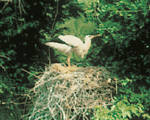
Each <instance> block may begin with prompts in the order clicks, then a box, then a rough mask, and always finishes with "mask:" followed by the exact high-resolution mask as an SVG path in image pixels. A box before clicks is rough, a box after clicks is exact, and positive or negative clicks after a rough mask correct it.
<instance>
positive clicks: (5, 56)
mask: <svg viewBox="0 0 150 120" xmlns="http://www.w3.org/2000/svg"><path fill="white" fill-rule="evenodd" d="M0 57H4V58H7V59H9V57H6V56H4V55H0Z"/></svg>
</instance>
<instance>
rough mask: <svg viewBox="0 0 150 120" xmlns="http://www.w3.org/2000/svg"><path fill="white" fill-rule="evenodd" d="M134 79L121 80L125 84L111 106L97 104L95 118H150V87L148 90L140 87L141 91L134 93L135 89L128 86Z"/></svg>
mask: <svg viewBox="0 0 150 120" xmlns="http://www.w3.org/2000/svg"><path fill="white" fill-rule="evenodd" d="M129 81H131V82H132V80H129V79H126V83H128V84H124V83H125V81H120V82H121V83H122V85H123V87H122V88H120V89H119V95H118V96H117V97H114V100H113V101H112V105H111V107H109V108H107V109H106V108H104V107H103V106H96V107H95V108H94V110H95V116H94V117H93V118H92V119H93V120H108V119H109V120H128V119H132V118H137V119H142V118H144V119H146V118H147V119H150V115H149V114H148V113H146V112H147V110H148V109H149V105H148V104H149V100H150V97H149V94H150V89H149V90H148V91H147V90H145V88H140V91H141V93H140V94H138V93H134V92H133V90H132V89H131V88H130V87H128V86H129V84H132V83H131V82H129Z"/></svg>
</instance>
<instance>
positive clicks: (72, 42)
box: [45, 34, 99, 67]
mask: <svg viewBox="0 0 150 120" xmlns="http://www.w3.org/2000/svg"><path fill="white" fill-rule="evenodd" d="M98 36H99V34H98V35H86V36H85V43H83V42H82V40H81V39H80V38H78V37H75V36H73V35H59V36H58V38H59V39H60V40H62V41H64V42H65V43H66V44H61V43H57V42H47V43H45V45H47V46H49V47H52V48H54V49H57V50H59V51H60V52H63V53H67V54H68V57H67V64H68V67H69V66H70V55H71V53H72V52H74V53H76V54H77V55H79V56H80V57H81V58H84V55H85V54H87V53H88V50H89V48H90V46H91V39H93V38H95V37H98Z"/></svg>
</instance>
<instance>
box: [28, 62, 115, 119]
mask: <svg viewBox="0 0 150 120" xmlns="http://www.w3.org/2000/svg"><path fill="white" fill-rule="evenodd" d="M114 86H115V82H114V80H113V77H111V76H110V72H108V71H107V70H106V69H105V68H104V67H94V66H92V67H91V66H90V67H84V68H83V67H76V66H71V67H66V66H62V65H61V64H53V65H51V66H50V67H47V69H46V71H45V72H44V74H43V75H42V77H41V78H40V79H39V80H38V81H37V82H36V84H35V87H34V88H33V89H32V91H34V93H35V95H34V96H32V97H33V98H34V108H33V110H32V111H31V113H30V115H29V116H28V119H29V120H32V119H34V120H40V119H41V118H42V119H49V120H50V119H54V120H75V119H77V117H78V116H79V115H82V117H84V118H85V119H89V118H88V117H87V114H86V112H87V111H90V110H92V108H94V107H95V106H96V105H102V106H104V107H105V108H106V107H107V105H110V101H111V100H112V92H113V91H115V88H114Z"/></svg>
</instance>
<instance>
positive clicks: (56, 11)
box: [50, 0, 59, 37]
mask: <svg viewBox="0 0 150 120" xmlns="http://www.w3.org/2000/svg"><path fill="white" fill-rule="evenodd" d="M58 3H59V0H57V8H56V14H55V17H54V22H53V24H52V31H53V30H54V25H55V21H56V18H57V15H58ZM51 35H52V34H51ZM51 35H50V37H51Z"/></svg>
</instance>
